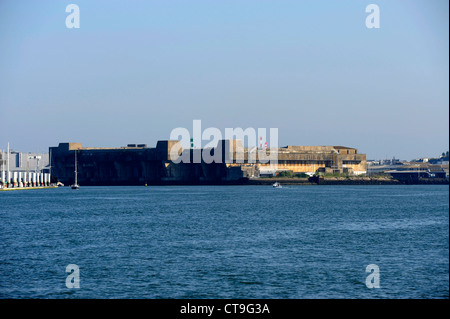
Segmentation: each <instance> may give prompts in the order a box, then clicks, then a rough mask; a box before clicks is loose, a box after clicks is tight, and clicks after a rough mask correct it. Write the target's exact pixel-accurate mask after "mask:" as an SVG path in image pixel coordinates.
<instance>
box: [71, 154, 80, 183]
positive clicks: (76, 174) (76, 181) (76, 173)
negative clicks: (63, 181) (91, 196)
mask: <svg viewBox="0 0 450 319" xmlns="http://www.w3.org/2000/svg"><path fill="white" fill-rule="evenodd" d="M79 188H80V185H78V169H77V151H75V183H74V184H73V185H72V189H79Z"/></svg>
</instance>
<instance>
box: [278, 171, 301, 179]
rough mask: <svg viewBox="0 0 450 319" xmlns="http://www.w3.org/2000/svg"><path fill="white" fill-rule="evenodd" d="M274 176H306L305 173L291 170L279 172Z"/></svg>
mask: <svg viewBox="0 0 450 319" xmlns="http://www.w3.org/2000/svg"><path fill="white" fill-rule="evenodd" d="M276 177H288V178H308V177H309V176H308V175H307V174H305V173H294V172H292V171H283V172H279V173H278V174H277V176H276Z"/></svg>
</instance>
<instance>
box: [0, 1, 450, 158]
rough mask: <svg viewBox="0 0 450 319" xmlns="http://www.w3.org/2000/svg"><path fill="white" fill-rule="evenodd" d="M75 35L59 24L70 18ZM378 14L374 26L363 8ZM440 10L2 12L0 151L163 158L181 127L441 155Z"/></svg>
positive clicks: (444, 63)
mask: <svg viewBox="0 0 450 319" xmlns="http://www.w3.org/2000/svg"><path fill="white" fill-rule="evenodd" d="M71 3H74V4H76V5H77V6H78V7H79V9H80V27H79V28H73V29H69V28H67V26H66V18H67V16H68V15H69V13H67V12H66V6H67V5H69V4H71ZM369 4H376V5H377V6H378V7H379V8H380V28H378V29H377V28H372V29H369V28H367V26H366V23H365V22H366V18H367V16H368V15H369V13H367V12H366V10H365V9H366V7H367V6H368V5H369ZM448 6H449V4H448V1H445V0H442V1H440V0H435V1H419V0H417V1H408V2H407V3H405V2H403V1H399V0H396V1H392V0H391V1H387V0H383V1H377V0H374V1H360V0H355V1H345V2H337V1H331V0H323V1H311V0H304V1H276V2H275V1H256V0H249V1H245V2H244V1H237V0H231V1H222V0H219V1H206V0H202V1H200V0H192V1H181V0H175V1H170V2H166V1H145V2H144V1H133V2H125V1H114V2H111V1H85V0H83V1H74V2H64V1H56V0H53V1H50V0H44V1H39V2H37V1H36V2H29V1H22V0H18V1H2V2H0V46H1V47H2V50H0V121H1V127H2V131H1V133H0V149H3V150H4V151H6V147H7V143H8V142H9V143H10V146H11V148H12V149H14V150H17V151H20V152H39V153H41V152H48V148H49V147H52V146H58V144H59V143H62V142H78V143H82V144H83V146H91V147H120V146H125V145H127V144H130V143H142V144H147V145H148V146H149V147H154V146H156V142H157V141H158V140H164V139H169V137H170V132H171V131H172V130H173V129H174V128H176V127H185V128H187V129H188V130H192V121H193V120H195V119H200V120H202V123H203V125H204V127H205V128H206V127H216V128H218V129H219V130H221V131H222V132H223V131H224V130H225V128H236V127H241V128H244V129H245V128H248V127H253V128H262V127H265V128H267V129H269V128H278V132H279V139H278V144H279V146H285V145H330V146H331V145H345V146H349V147H355V148H358V150H359V151H360V152H361V153H365V154H367V159H385V158H393V157H395V158H398V159H401V160H411V159H415V158H420V157H439V156H440V154H441V153H442V152H446V151H447V150H448V149H449V137H448V132H449V91H448V86H449V73H448V72H449V71H448V70H449V59H448V58H449V51H448V47H449V34H448V30H449V15H448V10H449V7H448Z"/></svg>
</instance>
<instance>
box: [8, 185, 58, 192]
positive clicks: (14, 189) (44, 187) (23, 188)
mask: <svg viewBox="0 0 450 319" xmlns="http://www.w3.org/2000/svg"><path fill="white" fill-rule="evenodd" d="M49 188H58V186H38V187H11V188H0V192H6V191H18V190H26V189H49Z"/></svg>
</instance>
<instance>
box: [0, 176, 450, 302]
mask: <svg viewBox="0 0 450 319" xmlns="http://www.w3.org/2000/svg"><path fill="white" fill-rule="evenodd" d="M68 264H76V265H78V266H79V269H80V288H79V289H69V288H67V287H66V277H67V276H68V275H69V273H66V272H65V270H66V266H67V265H68ZM369 264H376V265H378V266H379V269H380V288H378V289H377V288H373V289H369V288H367V287H366V284H365V281H366V277H367V276H368V275H369V273H366V266H367V265H369ZM448 274H449V187H448V186H439V185H423V186H420V185H416V186H285V187H284V188H282V189H273V188H272V187H271V186H224V187H219V186H217V187H209V186H208V187H206V186H205V187H203V186H189V187H81V188H80V190H78V191H74V190H71V189H69V188H67V187H65V188H58V189H47V190H27V191H11V192H1V193H0V297H1V298H273V299H280V298H289V299H291V298H448V297H449V275H448Z"/></svg>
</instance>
